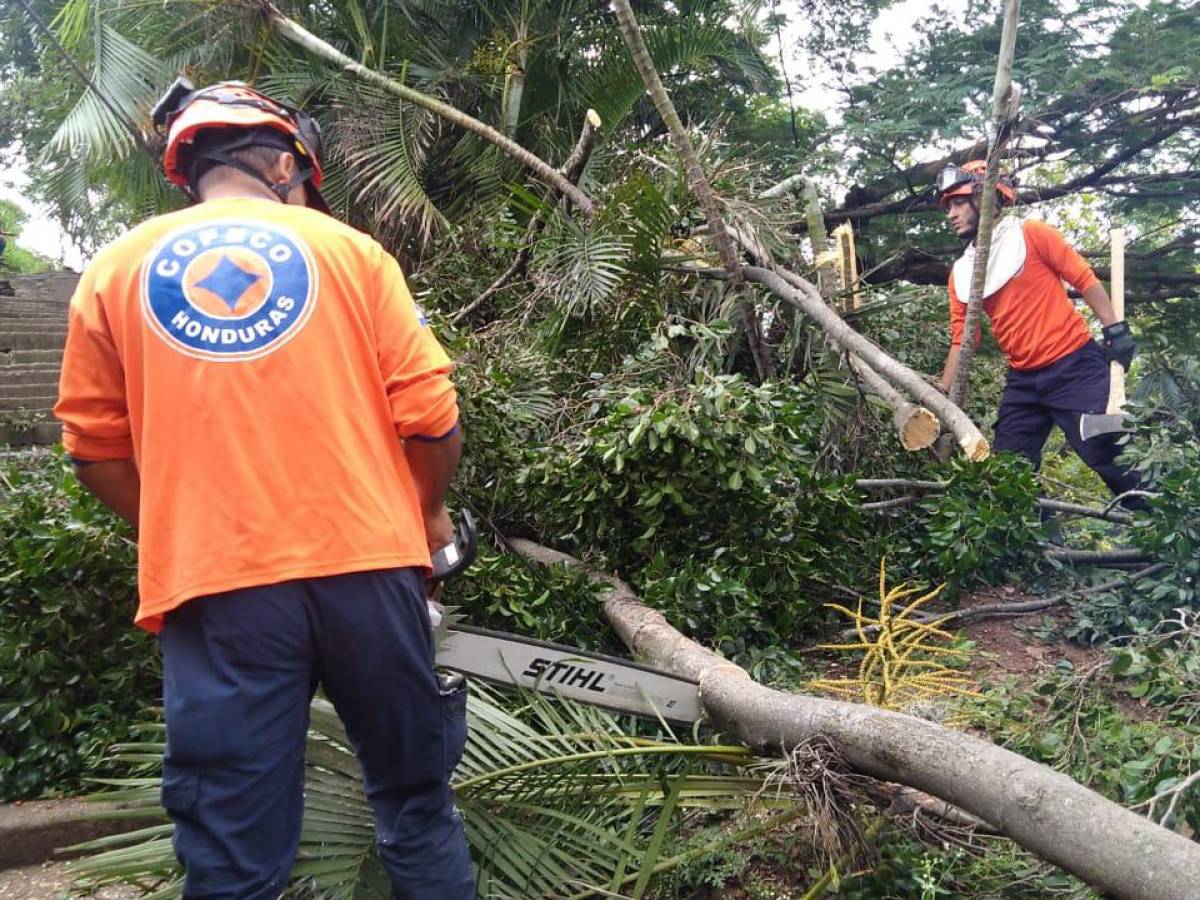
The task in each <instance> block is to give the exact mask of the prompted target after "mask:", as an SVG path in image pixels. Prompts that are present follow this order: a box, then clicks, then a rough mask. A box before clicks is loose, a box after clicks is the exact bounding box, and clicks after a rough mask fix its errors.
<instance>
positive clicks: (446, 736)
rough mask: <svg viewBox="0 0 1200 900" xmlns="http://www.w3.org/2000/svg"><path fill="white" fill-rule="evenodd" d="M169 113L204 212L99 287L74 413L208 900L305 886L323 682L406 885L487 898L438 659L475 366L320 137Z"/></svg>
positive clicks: (82, 299) (273, 894)
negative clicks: (433, 599) (309, 758)
mask: <svg viewBox="0 0 1200 900" xmlns="http://www.w3.org/2000/svg"><path fill="white" fill-rule="evenodd" d="M155 119H156V122H157V123H158V124H159V125H160V126H162V127H165V128H166V132H167V134H166V137H167V140H166V152H165V155H164V161H163V163H164V169H165V171H166V174H167V177H168V178H169V179H170V180H171V181H172V182H174V183H175V184H177V185H179V186H180V187H182V188H183V189H184V190H185V191H186V192H187V193H188V194H189V196H190V197H191V198H192V199H193V200H194V201H196V202H195V204H194V205H192V206H190V207H189V208H187V209H184V210H180V211H178V212H174V213H170V214H167V215H162V216H158V217H156V218H153V219H150V220H149V221H147V222H145V223H143V224H142V225H140V226H138V227H137V228H135V229H133V230H132V231H130V232H129V233H128V234H126V235H124V236H123V237H121V238H119V239H118V240H116V241H114V242H113V243H112V244H110V245H109V246H107V247H105V248H104V249H103V250H102V251H100V253H99V254H97V256H96V258H95V259H94V260H93V261H92V263H91V264H90V265H89V266H88V268H87V270H86V271H85V272H84V273H83V275H82V277H81V278H80V282H79V286H78V289H77V290H76V292H75V295H74V297H73V298H72V301H71V307H70V327H69V332H68V336H67V346H66V352H65V355H64V359H63V369H62V376H61V384H60V391H59V401H58V404H57V406H56V408H55V413H56V415H57V416H58V417H59V418H60V419H61V420H62V422H63V443H64V445H65V447H66V449H67V452H68V453H69V454H70V455H71V457H72V459H73V460H74V461H75V463H76V471H77V473H78V475H79V478H80V480H81V481H82V482H83V483H84V484H85V485H86V486H87V487H88V488H89V489H91V490H92V491H93V492H94V493H95V494H96V495H97V496H98V497H99V498H100V499H101V500H102V501H103V502H104V503H106V504H107V505H108V506H110V507H111V508H112V509H113V510H115V511H116V512H117V513H118V514H120V515H121V516H123V517H124V518H126V519H127V520H129V521H130V522H131V523H133V524H134V526H135V527H137V530H138V581H139V606H138V610H137V613H136V616H135V622H136V624H138V625H139V626H141V627H143V628H145V629H147V630H149V631H152V632H155V633H157V634H158V636H159V644H160V647H161V650H162V657H163V700H164V707H165V712H166V724H167V750H166V754H165V756H164V760H163V788H162V800H163V806H164V807H165V808H166V809H167V811H168V812H169V813H170V815H171V818H172V820H173V822H174V824H175V836H174V844H175V849H176V852H177V854H178V856H179V859H180V861H181V862H182V864H183V866H184V869H185V872H186V881H185V886H184V896H185V897H188V898H200V897H203V898H211V900H217V898H222V900H275V898H277V897H278V896H279V895H280V893H281V892H282V891H283V889H284V887H285V886H286V884H287V880H288V877H289V873H290V872H291V868H292V863H293V860H294V858H295V855H296V850H297V846H298V842H299V835H300V819H301V814H302V810H303V789H304V751H305V736H306V731H307V724H308V708H309V701H310V700H311V698H312V695H313V692H314V691H315V690H316V688H317V687H318V685H319V686H321V687H322V688H323V690H324V692H325V693H326V695H327V696H328V697H329V699H330V700H331V701H332V702H333V704H334V706H335V707H336V708H337V711H338V713H339V714H340V716H341V718H342V721H343V723H344V724H345V726H346V732H347V734H348V736H349V740H350V743H351V744H352V745H353V747H354V750H355V752H356V754H357V756H358V758H359V761H360V763H361V765H362V776H363V779H362V780H363V787H364V789H365V792H366V795H367V798H368V799H369V801H370V803H371V805H372V807H373V809H374V813H375V835H376V841H377V844H378V848H379V853H380V857H381V859H382V861H383V864H384V866H385V868H386V869H387V871H388V874H389V876H390V878H391V881H392V884H393V890H394V895H395V896H396V897H403V898H422V900H425V898H430V900H433V898H446V900H462V898H468V897H473V896H474V875H473V872H472V868H471V862H470V857H469V854H468V850H467V845H466V840H465V836H464V833H463V828H462V822H461V820H460V818H459V816H458V814H457V812H456V811H455V810H454V806H453V798H452V794H451V791H450V787H449V778H450V774H451V772H452V771H453V769H454V767H455V766H456V765H457V763H458V761H459V759H460V758H461V755H462V752H463V745H464V741H465V738H466V722H465V703H466V698H465V694H464V690H463V688H462V686H461V685H453V684H445V683H443V682H442V681H441V680H440V679H439V677H438V675H437V673H436V672H435V670H434V667H433V650H434V648H433V646H432V639H431V634H430V622H429V614H428V611H427V607H426V597H425V590H424V577H423V576H424V573H425V571H427V569H428V567H429V565H430V549H431V548H435V549H436V548H440V547H441V546H443V545H444V544H446V543H447V542H449V540H450V538H451V535H452V526H451V524H450V519H449V516H448V515H447V513H446V509H445V506H444V505H443V500H444V497H445V493H446V490H447V488H448V485H449V483H450V480H451V478H452V476H453V474H454V471H455V468H456V466H457V464H458V458H459V455H460V452H461V442H462V438H461V434H460V432H459V427H458V404H457V399H456V394H455V391H454V387H453V385H452V383H451V382H450V380H449V377H448V375H449V372H450V361H449V359H448V358H447V356H446V354H445V352H444V351H443V350H442V348H441V347H440V346H439V344H438V342H437V340H436V339H435V338H434V336H433V335H432V333H431V331H430V329H429V327H428V323H427V322H426V320H425V317H424V315H423V314H422V312H421V310H420V309H419V307H417V306H416V304H415V303H414V302H413V300H412V297H411V296H410V294H409V292H408V289H407V287H406V285H405V281H404V276H403V274H402V273H401V271H400V267H399V266H398V265H397V263H396V261H395V260H394V259H392V257H391V256H389V255H388V254H387V253H386V252H385V251H384V250H383V248H382V247H381V246H380V245H379V244H377V243H376V242H375V241H373V240H371V239H370V238H369V237H367V236H366V235H363V234H361V233H359V232H357V231H355V230H354V229H352V228H349V227H347V226H345V225H343V224H342V223H340V222H338V221H336V220H335V219H334V218H332V217H331V216H329V215H326V214H325V212H327V211H328V207H327V206H326V205H325V202H324V200H323V199H322V197H321V194H320V190H319V189H320V186H321V183H322V180H323V170H322V166H321V157H322V147H321V138H320V129H319V128H318V127H317V124H316V122H315V120H313V119H312V118H311V117H309V116H307V115H305V114H304V113H302V112H300V111H299V110H296V109H293V108H291V107H288V106H286V105H284V104H282V103H278V102H276V101H274V100H272V99H271V98H269V97H266V96H264V95H263V94H261V93H259V92H257V91H255V90H253V89H251V88H249V87H247V86H246V85H243V84H240V83H236V82H231V83H225V84H218V85H215V86H213V87H209V88H205V89H202V90H195V89H193V87H192V86H191V85H190V84H188V83H187V82H185V81H183V80H180V81H179V82H177V83H176V84H175V85H174V86H173V87H172V90H171V91H170V92H169V93H168V94H167V96H166V97H164V98H163V101H162V102H161V103H160V104H159V106H158V107H157V108H156V110H155ZM306 207H307V208H306Z"/></svg>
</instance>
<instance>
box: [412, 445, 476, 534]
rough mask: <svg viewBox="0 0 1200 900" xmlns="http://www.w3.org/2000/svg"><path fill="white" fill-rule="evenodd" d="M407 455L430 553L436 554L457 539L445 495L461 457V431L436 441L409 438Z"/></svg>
mask: <svg viewBox="0 0 1200 900" xmlns="http://www.w3.org/2000/svg"><path fill="white" fill-rule="evenodd" d="M404 455H405V457H406V458H407V459H408V468H409V471H410V472H412V476H413V481H414V482H415V484H416V487H417V496H418V498H419V499H420V503H421V518H422V519H423V520H424V523H425V537H426V540H427V541H428V542H429V549H430V551H434V550H437V549H438V548H439V547H441V546H442V545H444V544H446V543H449V541H450V540H451V539H452V537H453V535H454V527H453V525H452V524H451V522H450V516H449V515H448V514H447V513H446V492H447V491H448V490H449V489H450V482H451V481H452V480H453V479H454V473H455V471H457V469H458V460H459V458H460V457H461V456H462V428H461V427H456V428H455V430H454V432H453V433H452V434H449V435H447V436H446V437H444V438H441V439H439V440H436V441H430V440H421V439H420V438H409V439H408V440H406V441H405V442H404Z"/></svg>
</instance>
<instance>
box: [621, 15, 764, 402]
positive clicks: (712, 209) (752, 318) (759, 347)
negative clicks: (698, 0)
mask: <svg viewBox="0 0 1200 900" xmlns="http://www.w3.org/2000/svg"><path fill="white" fill-rule="evenodd" d="M612 8H613V12H614V13H616V16H617V22H618V24H619V25H620V28H621V35H622V36H623V37H624V38H625V43H626V44H627V45H628V46H629V53H630V55H631V57H632V58H633V65H634V67H635V68H636V69H637V71H638V74H639V75H640V76H641V77H642V83H643V84H645V85H646V92H647V93H648V94H649V95H650V100H651V102H652V103H653V104H654V108H655V109H656V110H658V114H659V116H660V117H661V118H662V120H663V124H665V125H666V126H667V130H668V131H669V132H670V134H671V141H672V142H673V143H674V144H675V149H676V151H677V152H678V153H679V158H680V159H681V160H683V167H684V171H685V172H686V173H687V181H688V187H690V188H691V190H692V193H693V194H695V195H696V199H697V201H699V203H700V208H701V209H703V210H704V217H705V218H706V219H707V220H708V230H709V233H710V234H711V235H712V238H713V243H715V244H716V245H717V253H719V254H720V256H721V264H722V265H723V266H724V267H725V271H726V272H728V273H729V278H730V280H731V282H732V284H733V287H734V289H735V290H738V291H739V292H740V291H744V286H743V284H742V277H741V269H740V263H739V260H738V255H737V250H736V248H735V247H734V245H733V240H732V239H731V238H730V236H729V233H728V232H727V231H726V229H725V222H724V220H723V219H722V217H721V207H720V204H719V202H718V201H717V195H716V194H715V193H714V192H713V189H712V185H710V184H709V183H708V178H706V177H705V175H704V169H703V167H702V166H701V165H700V157H699V156H698V155H697V154H696V150H695V148H694V147H693V146H692V141H691V138H690V137H688V133H687V129H686V128H684V127H683V122H681V121H680V119H679V113H677V112H676V111H675V104H673V103H672V102H671V98H670V96H669V95H668V94H667V89H666V88H665V87H663V83H662V79H661V78H659V77H658V70H657V69H656V68H655V67H654V61H653V60H652V59H651V58H650V51H649V50H648V49H647V48H646V42H645V40H643V39H642V31H641V29H640V28H639V27H638V23H637V19H636V18H635V17H634V15H633V9H632V8H630V6H629V0H612ZM739 305H740V308H741V312H742V318H743V319H744V321H745V323H746V339H747V342H748V343H749V345H750V353H751V355H752V356H753V357H754V365H755V368H756V369H757V370H758V377H759V378H760V379H767V378H770V377H771V376H772V374H773V368H774V367H773V366H772V365H771V358H770V357H769V356H768V355H767V353H766V350H765V348H764V347H763V340H762V328H761V326H760V325H759V320H758V311H757V310H756V309H755V308H754V304H753V303H752V302H751V301H750V300H749V299H748V298H746V297H745V295H744V294H743V298H742V301H741V303H740V304H739Z"/></svg>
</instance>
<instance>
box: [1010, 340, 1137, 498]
mask: <svg viewBox="0 0 1200 900" xmlns="http://www.w3.org/2000/svg"><path fill="white" fill-rule="evenodd" d="M1108 377H1109V367H1108V359H1107V357H1106V355H1105V353H1104V350H1103V349H1102V348H1101V347H1100V345H1099V344H1097V343H1096V342H1095V341H1089V342H1088V343H1086V344H1084V345H1083V346H1082V347H1080V348H1079V349H1078V350H1076V351H1074V352H1072V353H1068V354H1067V355H1066V356H1064V357H1063V358H1062V359H1060V360H1058V361H1057V362H1053V363H1051V364H1050V365H1048V366H1045V367H1044V368H1041V369H1034V370H1032V371H1026V372H1022V371H1018V370H1017V369H1009V370H1008V379H1007V382H1006V384H1005V387H1004V398H1003V400H1001V401H1000V413H999V415H998V417H997V419H996V440H995V443H994V445H993V449H994V450H995V451H996V452H997V453H999V452H1001V451H1003V450H1009V451H1012V452H1014V453H1020V454H1021V455H1022V456H1024V457H1025V458H1026V459H1028V460H1029V461H1030V462H1031V463H1033V467H1034V468H1035V469H1036V468H1038V467H1039V466H1041V464H1042V447H1043V445H1044V444H1045V443H1046V438H1047V437H1048V436H1049V434H1050V429H1051V428H1052V427H1054V426H1055V425H1057V426H1058V427H1059V428H1061V429H1062V430H1063V433H1064V434H1065V435H1066V437H1067V442H1068V443H1069V444H1070V445H1071V446H1072V447H1073V448H1074V449H1075V452H1076V453H1078V454H1079V456H1080V458H1081V459H1082V460H1083V461H1084V462H1085V463H1087V464H1088V465H1089V466H1090V467H1091V468H1092V469H1093V470H1094V471H1095V472H1096V474H1097V475H1099V476H1100V477H1101V478H1102V479H1104V483H1105V484H1106V485H1108V488H1109V490H1111V491H1112V492H1113V493H1114V494H1122V493H1124V492H1125V491H1128V490H1133V489H1135V488H1137V487H1138V486H1139V484H1140V480H1139V478H1138V476H1137V474H1136V473H1133V472H1130V471H1129V470H1128V469H1127V468H1125V467H1124V466H1122V465H1120V464H1119V463H1118V462H1117V457H1118V456H1119V455H1120V453H1121V446H1120V444H1119V443H1118V439H1119V438H1120V437H1121V435H1119V434H1105V435H1098V436H1096V437H1094V438H1092V439H1091V440H1087V441H1085V440H1083V439H1082V436H1081V435H1080V432H1079V417H1080V416H1081V415H1082V414H1083V413H1085V412H1086V413H1103V412H1104V411H1105V409H1106V408H1107V406H1108Z"/></svg>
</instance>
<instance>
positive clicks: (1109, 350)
mask: <svg viewBox="0 0 1200 900" xmlns="http://www.w3.org/2000/svg"><path fill="white" fill-rule="evenodd" d="M986 172H987V165H986V163H984V162H982V161H979V160H976V161H972V162H969V163H967V164H966V165H964V166H962V167H961V168H960V167H958V166H949V167H947V168H946V169H944V170H943V171H942V172H941V173H940V174H939V175H938V180H937V185H936V190H937V196H938V202H939V204H940V205H941V207H942V208H943V209H945V210H946V214H947V216H948V217H949V219H950V224H951V226H952V227H953V228H954V232H955V234H956V235H957V236H958V238H959V240H961V241H962V242H963V243H964V244H965V245H966V250H965V252H964V253H963V255H962V257H961V258H960V259H958V261H956V262H955V264H954V267H953V269H952V270H951V273H950V283H949V293H950V335H951V340H950V352H949V354H948V355H947V357H946V365H945V367H944V369H943V371H942V376H941V382H940V387H941V388H942V390H943V391H947V392H948V391H949V389H950V385H951V384H952V383H953V381H954V373H955V371H956V370H957V368H958V355H959V351H960V349H961V347H962V342H963V328H964V322H965V319H966V310H967V297H968V294H969V291H970V281H971V269H972V266H973V264H974V258H975V245H974V241H975V232H976V229H977V227H978V225H979V192H980V190H981V189H982V187H983V179H984V175H985V174H986ZM1015 200H1016V191H1015V190H1014V189H1013V186H1012V184H1011V182H1010V181H1008V180H1007V179H1003V178H1002V179H1001V180H1000V181H999V182H998V183H997V187H996V201H997V203H998V204H999V205H1000V206H1001V207H1004V206H1010V205H1012V203H1014V202H1015ZM1064 281H1065V282H1066V283H1068V284H1070V285H1071V286H1072V287H1073V288H1075V290H1077V291H1079V293H1080V294H1082V295H1083V299H1084V302H1085V303H1087V305H1088V306H1090V307H1091V309H1092V311H1093V312H1094V313H1095V314H1096V317H1097V318H1098V319H1099V320H1100V324H1101V326H1103V339H1104V346H1103V348H1102V347H1101V346H1100V345H1099V344H1097V343H1096V342H1095V341H1094V340H1093V339H1092V332H1091V328H1090V327H1089V326H1088V323H1087V321H1086V320H1085V319H1084V318H1083V316H1082V315H1081V314H1080V312H1079V311H1078V310H1077V309H1076V308H1075V305H1074V304H1073V303H1072V302H1071V300H1070V299H1069V298H1068V297H1067V292H1066V290H1065V288H1064V287H1063V282H1064ZM983 297H984V300H983V309H984V312H986V313H987V315H988V319H989V320H990V321H991V323H992V333H993V334H994V335H995V337H996V342H997V343H998V344H999V345H1000V349H1001V350H1003V351H1004V354H1005V356H1007V357H1008V363H1009V369H1008V377H1007V380H1006V384H1005V388H1004V398H1003V399H1002V400H1001V403H1000V413H999V415H998V417H997V419H996V430H995V441H994V442H993V449H994V450H996V451H997V452H1001V451H1004V450H1008V451H1012V452H1014V453H1020V454H1021V455H1023V456H1025V457H1026V458H1027V459H1028V460H1029V461H1030V462H1031V463H1033V466H1034V468H1037V467H1038V466H1040V465H1041V461H1042V447H1043V445H1044V444H1045V443H1046V438H1047V437H1048V436H1049V434H1050V429H1051V428H1052V427H1053V426H1054V425H1058V426H1059V428H1061V429H1062V430H1063V433H1064V434H1065V435H1066V437H1067V440H1068V442H1069V443H1070V444H1071V446H1072V447H1073V448H1074V449H1075V452H1076V453H1078V454H1079V456H1080V458H1082V459H1083V461H1084V462H1085V463H1087V464H1088V465H1089V466H1090V467H1091V468H1092V469H1093V470H1095V472H1096V473H1097V474H1098V475H1099V476H1100V477H1101V478H1102V479H1103V480H1104V483H1105V484H1106V485H1108V487H1109V489H1110V490H1111V491H1112V492H1113V493H1114V494H1116V495H1121V494H1124V493H1125V492H1126V491H1129V490H1133V489H1135V488H1137V487H1138V485H1139V479H1138V476H1137V475H1136V474H1135V473H1132V472H1130V471H1129V470H1128V469H1127V468H1125V467H1123V466H1122V465H1120V464H1119V463H1118V462H1117V456H1118V455H1119V454H1120V452H1121V447H1120V445H1119V444H1118V442H1117V438H1118V435H1115V434H1106V435H1100V436H1097V437H1094V438H1091V439H1090V440H1086V441H1085V440H1083V439H1082V436H1081V434H1080V427H1079V418H1080V416H1081V415H1082V414H1083V413H1103V412H1104V411H1105V408H1106V406H1107V403H1108V379H1109V361H1110V360H1117V361H1118V362H1120V363H1121V365H1122V366H1123V367H1124V368H1125V369H1126V370H1128V368H1129V364H1130V362H1131V361H1132V360H1133V355H1134V352H1135V347H1134V342H1133V336H1132V334H1131V333H1130V331H1129V325H1128V324H1127V323H1126V322H1124V321H1117V318H1116V315H1115V314H1114V312H1113V307H1112V302H1111V301H1110V300H1109V297H1108V293H1107V292H1106V291H1105V290H1104V287H1103V286H1102V285H1101V284H1100V282H1099V281H1098V280H1097V279H1096V276H1095V274H1094V273H1093V272H1092V270H1091V267H1090V266H1088V264H1087V262H1086V261H1085V260H1084V259H1083V257H1081V256H1080V255H1079V254H1078V253H1077V252H1076V251H1075V250H1074V249H1073V248H1072V247H1071V246H1070V245H1069V244H1067V242H1066V240H1065V239H1064V238H1063V236H1062V235H1061V234H1060V233H1059V232H1058V231H1056V230H1055V229H1054V228H1052V227H1051V226H1049V225H1047V224H1046V223H1045V222H1038V221H1034V220H1028V221H1022V220H1020V219H1018V218H1016V217H1002V218H999V219H998V220H997V222H996V226H995V228H994V230H993V233H992V248H991V254H990V257H989V259H988V269H987V280H986V282H985V284H984V290H983ZM979 338H980V335H979V333H978V332H977V333H976V334H975V336H974V339H975V340H976V341H978V340H979ZM1140 503H1141V501H1140V500H1138V499H1136V498H1131V499H1128V500H1126V504H1127V505H1130V506H1138V505H1140Z"/></svg>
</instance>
